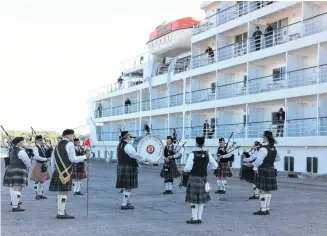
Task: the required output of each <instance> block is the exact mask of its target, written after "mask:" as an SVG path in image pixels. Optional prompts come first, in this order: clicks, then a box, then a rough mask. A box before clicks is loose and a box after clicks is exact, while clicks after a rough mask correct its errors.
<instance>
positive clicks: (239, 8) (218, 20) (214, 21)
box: [194, 1, 273, 34]
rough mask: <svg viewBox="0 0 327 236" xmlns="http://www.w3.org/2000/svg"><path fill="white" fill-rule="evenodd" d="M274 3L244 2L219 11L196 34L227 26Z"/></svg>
mask: <svg viewBox="0 0 327 236" xmlns="http://www.w3.org/2000/svg"><path fill="white" fill-rule="evenodd" d="M272 3H273V1H266V2H263V1H251V2H250V1H243V2H240V3H238V4H235V5H233V6H230V7H228V8H226V9H223V10H221V11H219V12H218V13H217V14H215V15H212V16H209V17H207V18H206V19H205V20H204V21H203V22H202V23H201V25H200V26H199V27H198V28H197V30H196V31H195V32H194V34H199V33H202V32H205V31H207V30H209V29H212V28H214V27H216V26H219V25H222V24H225V23H227V22H229V21H232V20H234V19H237V18H239V17H242V16H244V15H247V14H248V13H250V12H253V11H256V10H259V9H261V8H263V7H266V6H268V5H270V4H272Z"/></svg>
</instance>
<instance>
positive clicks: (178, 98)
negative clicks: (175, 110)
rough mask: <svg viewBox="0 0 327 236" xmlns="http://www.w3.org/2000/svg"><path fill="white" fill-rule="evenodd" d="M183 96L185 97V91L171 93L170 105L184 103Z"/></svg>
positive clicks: (174, 105) (175, 105)
mask: <svg viewBox="0 0 327 236" xmlns="http://www.w3.org/2000/svg"><path fill="white" fill-rule="evenodd" d="M183 98H184V94H183V93H180V94H174V95H171V96H170V103H169V106H170V107H177V106H181V105H183Z"/></svg>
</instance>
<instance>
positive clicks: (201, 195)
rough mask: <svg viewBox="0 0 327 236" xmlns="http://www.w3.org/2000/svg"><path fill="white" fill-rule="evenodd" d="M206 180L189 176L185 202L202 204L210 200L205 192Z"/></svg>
mask: <svg viewBox="0 0 327 236" xmlns="http://www.w3.org/2000/svg"><path fill="white" fill-rule="evenodd" d="M206 179H207V178H206V177H198V176H193V175H190V176H189V179H188V183H187V188H186V197H185V202H189V203H193V204H203V203H206V202H208V201H210V200H211V198H210V195H209V193H207V192H206V191H205V183H206Z"/></svg>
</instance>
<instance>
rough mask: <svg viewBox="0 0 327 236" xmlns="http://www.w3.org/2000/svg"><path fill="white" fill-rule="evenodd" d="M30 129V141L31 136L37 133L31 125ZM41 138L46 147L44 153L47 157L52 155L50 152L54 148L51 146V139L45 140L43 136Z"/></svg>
mask: <svg viewBox="0 0 327 236" xmlns="http://www.w3.org/2000/svg"><path fill="white" fill-rule="evenodd" d="M31 130H32V136H31V138H30V141H32V139H33V136H35V137H36V135H37V133H36V132H35V130H34V129H33V127H31ZM42 138H43V141H44V142H43V143H44V145H45V147H46V151H45V155H46V157H47V158H50V157H51V155H52V152H53V150H54V148H53V146H52V144H51V140H47V139H46V138H45V137H42Z"/></svg>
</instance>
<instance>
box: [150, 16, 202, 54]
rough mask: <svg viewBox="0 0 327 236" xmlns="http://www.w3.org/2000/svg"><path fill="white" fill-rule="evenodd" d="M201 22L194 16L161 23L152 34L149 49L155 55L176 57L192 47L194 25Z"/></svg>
mask: <svg viewBox="0 0 327 236" xmlns="http://www.w3.org/2000/svg"><path fill="white" fill-rule="evenodd" d="M199 24H200V21H199V20H196V19H194V18H192V17H186V18H181V19H178V20H175V21H173V22H170V23H167V24H166V23H163V24H161V25H159V26H158V27H157V28H156V30H155V31H153V32H152V33H151V34H150V38H149V41H148V42H147V46H148V51H149V53H151V54H153V55H162V56H169V57H174V56H176V55H178V54H181V53H183V52H186V51H189V50H190V49H191V38H192V35H193V28H194V26H198V25H199Z"/></svg>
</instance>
